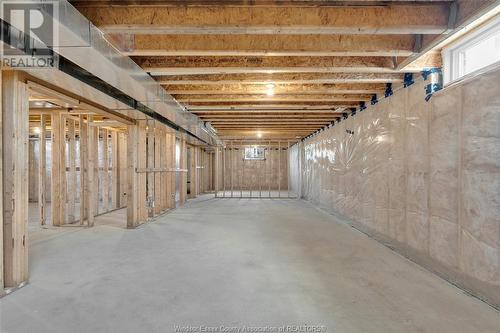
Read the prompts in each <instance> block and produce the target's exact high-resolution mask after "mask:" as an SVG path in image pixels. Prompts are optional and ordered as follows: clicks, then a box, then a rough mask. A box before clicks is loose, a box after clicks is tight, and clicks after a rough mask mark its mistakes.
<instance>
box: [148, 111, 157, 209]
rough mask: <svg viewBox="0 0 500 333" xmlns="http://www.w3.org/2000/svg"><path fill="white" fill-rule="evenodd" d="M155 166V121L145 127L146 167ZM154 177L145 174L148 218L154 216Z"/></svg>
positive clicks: (152, 174) (150, 174)
mask: <svg viewBox="0 0 500 333" xmlns="http://www.w3.org/2000/svg"><path fill="white" fill-rule="evenodd" d="M154 166H155V121H154V120H151V121H148V126H147V167H148V168H154ZM155 199H156V198H155V175H154V173H152V172H150V173H148V174H147V199H146V201H147V207H148V217H153V216H154V212H155V211H154V206H155V203H156V202H155Z"/></svg>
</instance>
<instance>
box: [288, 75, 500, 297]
mask: <svg viewBox="0 0 500 333" xmlns="http://www.w3.org/2000/svg"><path fill="white" fill-rule="evenodd" d="M416 81H417V82H415V83H414V84H413V85H411V86H410V87H408V88H404V89H400V90H398V91H396V92H395V93H394V95H393V96H390V97H389V98H384V99H382V100H380V101H379V102H378V103H377V104H375V105H370V106H368V107H367V109H366V110H363V111H361V112H358V113H357V114H356V115H354V116H349V118H348V119H346V120H343V121H341V122H340V123H336V124H335V126H333V127H331V128H328V129H325V130H323V131H322V132H319V133H318V134H316V135H315V136H313V137H311V138H309V139H306V140H305V141H304V142H302V143H300V144H298V145H296V146H294V147H292V151H294V153H293V154H290V156H294V158H296V156H299V157H300V162H299V163H300V164H301V167H300V169H299V170H297V169H291V179H292V181H291V184H292V188H294V189H300V196H301V197H302V198H304V199H306V200H309V201H311V202H312V203H314V204H315V205H317V206H320V207H322V208H323V209H325V210H327V211H329V212H331V213H334V214H336V215H338V216H342V217H344V218H346V220H347V221H350V222H351V223H352V224H354V225H356V226H358V227H359V228H360V229H362V230H364V231H366V232H367V233H369V234H372V235H375V236H376V237H377V238H379V239H382V240H383V241H384V242H387V243H391V244H392V245H393V246H394V247H396V248H398V249H399V250H401V251H402V252H404V253H406V254H408V255H409V256H411V257H413V258H414V259H416V260H417V261H419V262H421V263H422V264H424V265H426V266H427V267H430V268H431V269H433V270H436V271H440V272H441V273H442V274H445V275H448V277H450V279H453V280H454V281H459V282H460V283H461V284H463V285H464V286H465V287H466V288H468V289H469V290H473V291H475V293H476V294H480V295H481V297H485V298H489V299H490V301H491V302H493V303H496V304H500V199H499V193H500V94H499V93H498V86H499V84H500V70H499V69H498V68H497V69H494V70H492V71H489V72H487V73H484V74H481V75H479V76H477V77H473V78H469V79H468V80H466V81H464V82H461V83H459V84H456V85H453V86H450V87H447V88H445V89H443V90H441V91H439V92H437V93H435V94H434V95H433V96H432V97H431V98H430V100H429V101H426V100H425V97H426V94H425V89H424V88H425V85H426V84H428V83H429V82H428V81H423V80H421V79H420V80H416Z"/></svg>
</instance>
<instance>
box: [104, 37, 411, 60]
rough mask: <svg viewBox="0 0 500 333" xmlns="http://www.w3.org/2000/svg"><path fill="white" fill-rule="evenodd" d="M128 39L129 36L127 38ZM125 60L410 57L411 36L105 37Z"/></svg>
mask: <svg viewBox="0 0 500 333" xmlns="http://www.w3.org/2000/svg"><path fill="white" fill-rule="evenodd" d="M129 36H130V35H129ZM108 38H109V39H111V40H112V41H113V44H115V45H117V46H118V47H119V48H120V49H121V50H122V53H123V54H125V55H128V56H148V57H152V56H250V57H259V56H399V57H404V56H410V55H412V54H413V52H414V48H415V43H416V37H415V36H413V35H379V36H376V37H374V36H370V35H136V36H130V37H126V36H120V35H118V36H116V35H111V36H109V37H108Z"/></svg>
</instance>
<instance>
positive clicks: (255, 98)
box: [174, 94, 372, 104]
mask: <svg viewBox="0 0 500 333" xmlns="http://www.w3.org/2000/svg"><path fill="white" fill-rule="evenodd" d="M174 97H175V99H177V101H179V102H181V103H188V104H189V103H192V102H200V103H202V102H208V103H210V102H220V101H228V102H245V103H246V102H271V103H275V102H287V101H288V102H291V103H294V102H296V101H300V102H357V101H367V100H370V98H371V97H372V95H341V94H338V95H334V94H331V95H328V94H326V95H289V96H282V95H278V96H266V95H174Z"/></svg>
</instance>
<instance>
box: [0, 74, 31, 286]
mask: <svg viewBox="0 0 500 333" xmlns="http://www.w3.org/2000/svg"><path fill="white" fill-rule="evenodd" d="M1 88H2V116H1V119H2V121H1V128H2V143H8V144H4V145H3V148H2V185H3V187H2V199H3V204H2V206H3V209H2V214H3V244H4V245H6V246H3V251H4V252H3V260H2V261H3V283H2V287H6V288H12V287H18V286H19V285H20V284H22V283H24V282H26V281H27V279H28V244H27V242H28V239H27V225H28V138H29V116H28V108H29V104H28V89H27V85H26V84H25V83H24V82H22V81H21V80H20V78H19V73H18V72H14V71H12V72H2V87H1ZM0 229H1V228H0ZM7 245H8V246H7ZM2 290H3V288H2Z"/></svg>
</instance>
